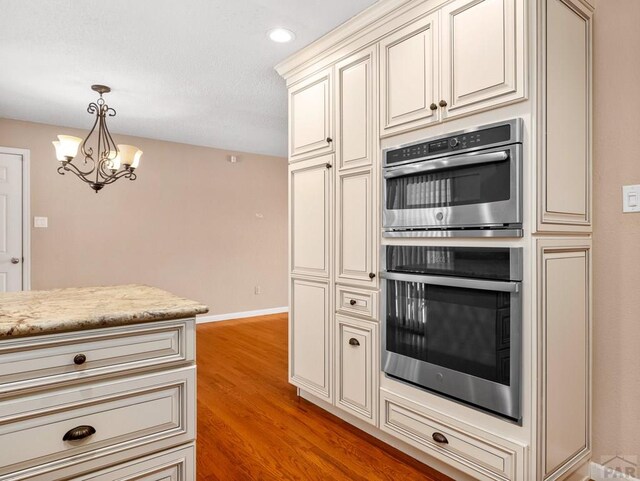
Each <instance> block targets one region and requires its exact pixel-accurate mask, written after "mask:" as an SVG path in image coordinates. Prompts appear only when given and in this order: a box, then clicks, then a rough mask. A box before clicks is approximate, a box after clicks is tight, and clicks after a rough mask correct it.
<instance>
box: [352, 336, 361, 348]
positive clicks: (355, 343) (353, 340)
mask: <svg viewBox="0 0 640 481" xmlns="http://www.w3.org/2000/svg"><path fill="white" fill-rule="evenodd" d="M349 345H351V346H359V345H360V341H358V340H357V339H356V338H355V337H352V338H351V339H349Z"/></svg>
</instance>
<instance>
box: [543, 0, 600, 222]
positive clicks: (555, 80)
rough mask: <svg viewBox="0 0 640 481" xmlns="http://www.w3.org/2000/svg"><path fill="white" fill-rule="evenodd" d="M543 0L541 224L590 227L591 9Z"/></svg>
mask: <svg viewBox="0 0 640 481" xmlns="http://www.w3.org/2000/svg"><path fill="white" fill-rule="evenodd" d="M541 4H542V12H543V14H542V15H543V22H542V28H541V33H540V40H539V44H540V51H541V52H542V54H543V55H542V56H541V60H540V69H541V70H542V72H543V73H544V76H543V77H542V78H541V79H543V80H542V81H541V82H540V83H539V88H540V91H541V94H542V95H541V105H540V109H541V115H540V116H539V120H538V123H539V130H540V132H542V135H541V136H540V138H539V143H538V145H539V151H540V155H539V156H538V157H539V166H538V176H539V186H538V194H539V197H538V229H539V230H541V231H583V232H585V231H586V232H588V231H590V230H591V170H592V169H591V82H590V78H591V43H592V29H591V17H592V12H591V11H590V10H588V9H587V8H585V6H584V5H583V4H582V3H581V2H579V1H570V0H544V1H542V2H541Z"/></svg>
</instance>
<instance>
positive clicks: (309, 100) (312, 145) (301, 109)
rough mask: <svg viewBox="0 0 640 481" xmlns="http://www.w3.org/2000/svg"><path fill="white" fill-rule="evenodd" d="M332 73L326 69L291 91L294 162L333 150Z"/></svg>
mask: <svg viewBox="0 0 640 481" xmlns="http://www.w3.org/2000/svg"><path fill="white" fill-rule="evenodd" d="M332 72H333V69H332V68H329V69H326V70H323V71H322V72H319V73H317V74H315V75H312V76H311V77H309V78H308V79H305V80H303V81H301V82H300V83H299V84H298V85H296V86H295V87H293V88H291V89H290V90H289V158H290V160H291V161H295V160H299V159H301V158H306V157H311V156H314V155H320V154H324V153H328V152H332V151H333V117H332V116H333V111H332V97H331V96H332V75H333V74H332Z"/></svg>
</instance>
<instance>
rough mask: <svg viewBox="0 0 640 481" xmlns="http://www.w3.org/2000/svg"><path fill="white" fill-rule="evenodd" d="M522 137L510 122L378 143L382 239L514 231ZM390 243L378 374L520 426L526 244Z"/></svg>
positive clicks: (385, 255) (517, 231)
mask: <svg viewBox="0 0 640 481" xmlns="http://www.w3.org/2000/svg"><path fill="white" fill-rule="evenodd" d="M522 135H523V132H522V121H521V120H519V119H516V120H510V121H506V122H501V123H497V124H492V125H487V126H483V127H479V128H477V129H472V130H467V131H464V132H456V133H453V134H449V135H446V136H441V137H438V138H434V139H429V140H426V141H424V142H417V143H413V144H410V145H407V146H402V147H399V148H396V149H387V150H386V151H384V153H383V155H384V159H385V164H384V210H383V227H384V232H383V235H385V236H386V237H432V236H450V237H456V236H460V237H518V236H522V230H521V229H522ZM388 244H389V245H384V246H383V247H382V260H381V261H382V262H381V266H382V279H383V282H382V303H381V310H382V313H381V319H382V322H383V329H382V369H383V371H384V372H385V373H386V375H387V376H390V377H392V378H395V379H398V380H401V381H404V382H407V383H411V384H413V385H416V386H419V387H421V388H424V389H427V390H430V391H433V392H435V393H438V394H440V395H444V396H448V397H450V398H453V399H456V400H458V401H461V402H464V403H467V404H470V405H472V406H474V407H477V408H480V409H483V410H486V411H488V412H491V413H493V414H496V415H499V416H501V417H504V418H506V419H509V420H511V421H513V422H516V423H519V422H521V415H522V412H521V393H520V391H521V386H520V381H521V353H522V297H521V296H522V280H523V277H522V265H523V263H522V255H523V254H522V249H521V248H519V247H495V243H491V246H486V245H483V244H485V243H484V242H477V243H475V244H476V246H473V247H472V246H453V245H452V246H443V245H442V243H441V242H439V243H437V245H425V243H421V244H420V245H407V244H406V242H402V243H401V244H398V245H396V244H397V242H396V244H393V241H389V243H388ZM427 244H428V243H427Z"/></svg>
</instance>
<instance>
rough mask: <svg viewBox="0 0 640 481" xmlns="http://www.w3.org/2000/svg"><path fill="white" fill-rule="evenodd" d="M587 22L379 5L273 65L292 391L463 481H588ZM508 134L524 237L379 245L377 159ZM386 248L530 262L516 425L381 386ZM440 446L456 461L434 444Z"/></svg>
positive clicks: (451, 2) (461, 5)
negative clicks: (519, 153)
mask: <svg viewBox="0 0 640 481" xmlns="http://www.w3.org/2000/svg"><path fill="white" fill-rule="evenodd" d="M592 18H593V4H592V2H591V0H382V1H380V2H377V3H376V4H375V5H373V6H372V7H370V8H369V9H367V10H365V11H364V12H362V13H361V14H360V15H358V16H356V17H354V18H353V19H351V20H349V21H348V22H347V23H345V24H344V25H343V26H341V27H338V28H337V29H335V30H334V31H332V32H330V33H329V34H327V35H326V36H325V37H323V38H321V39H319V40H318V41H316V42H314V43H313V44H311V45H310V46H308V47H305V48H304V49H303V50H302V51H300V52H299V53H297V54H295V55H293V56H292V57H290V58H289V59H286V60H285V61H283V62H282V63H281V64H280V65H278V66H277V70H278V72H279V73H280V74H281V75H283V76H284V77H285V78H286V80H287V87H288V89H289V200H290V203H289V208H290V212H289V214H290V239H289V242H290V256H289V264H290V319H289V342H290V346H289V347H290V349H289V379H290V382H291V383H292V384H294V385H295V386H296V387H298V388H299V392H300V394H301V395H302V396H304V397H305V398H307V399H309V400H312V401H313V402H317V403H318V404H319V405H321V406H323V407H324V408H325V409H328V410H330V411H331V412H333V413H334V414H337V415H338V416H341V417H343V418H344V419H346V420H347V421H349V422H352V423H354V424H356V425H358V426H359V427H361V428H362V429H365V430H367V431H368V432H369V433H371V434H373V435H374V436H377V437H380V438H381V439H383V440H385V441H388V442H393V444H394V445H395V446H398V447H399V448H400V449H402V450H404V451H405V452H408V453H410V454H411V455H413V456H416V457H418V458H419V459H421V460H423V461H424V462H426V463H429V464H432V465H434V466H435V467H437V468H438V469H441V470H443V471H445V472H447V474H449V475H450V476H452V477H454V478H455V479H457V480H471V479H479V480H493V481H556V480H566V481H578V480H580V481H583V480H585V479H588V461H589V458H590V454H591V295H592V293H591V289H592V288H591V285H592V279H591V245H592V243H591V233H592V218H591V202H592V200H591V180H592V179H591V172H592V159H591V128H592V121H591V55H592V47H591V44H592V28H591V25H592ZM514 117H519V118H522V119H523V122H524V126H525V141H524V146H523V149H524V178H523V189H524V225H523V231H524V236H523V237H522V238H512V239H499V240H495V239H494V240H491V239H420V238H412V239H405V240H397V239H388V238H384V237H383V236H382V231H381V226H380V219H381V210H382V208H383V202H384V198H383V197H384V195H383V189H382V182H381V174H382V172H381V149H382V148H386V147H390V146H394V145H399V144H403V143H406V142H411V141H416V140H421V139H425V138H429V137H431V136H438V135H442V134H445V133H447V132H450V131H455V130H462V129H466V128H470V127H474V126H477V125H482V124H487V123H491V122H497V121H503V120H507V119H510V118H514ZM390 243H404V244H420V245H440V246H447V245H464V246H487V245H491V246H502V245H504V246H509V247H519V248H522V249H523V252H524V262H525V265H524V273H525V276H524V279H523V299H524V300H525V302H524V308H523V339H522V343H523V346H524V349H523V363H522V364H523V372H522V380H523V383H522V384H523V388H522V399H523V420H522V423H521V424H514V423H509V422H507V421H505V420H502V419H499V418H497V417H495V416H492V415H491V414H487V413H484V412H480V411H477V410H475V409H473V408H471V407H468V406H462V405H460V404H459V403H456V402H454V401H451V400H449V399H446V398H442V397H440V396H436V395H433V394H432V393H428V392H425V391H424V390H421V389H418V388H415V387H413V386H410V385H407V384H405V383H400V382H397V381H395V380H393V379H389V378H387V377H386V376H385V374H384V372H382V370H381V365H380V357H381V356H380V353H381V346H380V343H381V339H382V338H383V327H384V322H382V320H383V319H382V316H381V313H380V312H379V306H380V295H381V292H380V285H381V284H380V278H379V277H380V270H381V268H382V266H380V265H379V262H380V248H381V246H384V245H385V244H390ZM441 433H445V434H446V437H447V438H448V439H449V441H450V442H449V444H447V445H442V444H439V443H437V442H434V440H433V436H434V435H435V434H441ZM423 455H424V457H423ZM438 463H439V464H438ZM448 469H451V471H448Z"/></svg>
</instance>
